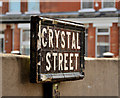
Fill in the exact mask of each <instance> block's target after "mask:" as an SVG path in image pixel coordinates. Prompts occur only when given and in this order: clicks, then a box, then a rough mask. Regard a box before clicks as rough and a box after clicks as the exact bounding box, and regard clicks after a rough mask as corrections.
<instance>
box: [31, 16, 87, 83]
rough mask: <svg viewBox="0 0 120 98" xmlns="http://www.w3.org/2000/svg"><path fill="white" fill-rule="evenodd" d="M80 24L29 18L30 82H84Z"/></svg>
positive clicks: (83, 35) (81, 29)
mask: <svg viewBox="0 0 120 98" xmlns="http://www.w3.org/2000/svg"><path fill="white" fill-rule="evenodd" d="M84 31H85V29H84V27H83V25H82V24H78V23H74V22H68V21H62V20H57V19H49V18H43V17H39V16H32V17H31V51H30V52H31V53H30V56H31V82H37V83H39V82H41V81H43V82H48V81H50V82H54V81H63V80H74V79H83V77H84V73H83V69H84V53H85V52H84V51H85V49H84V48H85V45H84V44H85V33H84Z"/></svg>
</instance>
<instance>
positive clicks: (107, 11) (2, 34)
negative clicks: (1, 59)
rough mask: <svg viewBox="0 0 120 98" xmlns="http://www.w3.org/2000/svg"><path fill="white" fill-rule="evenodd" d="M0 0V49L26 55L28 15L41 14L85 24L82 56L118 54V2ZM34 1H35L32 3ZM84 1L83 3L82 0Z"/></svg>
mask: <svg viewBox="0 0 120 98" xmlns="http://www.w3.org/2000/svg"><path fill="white" fill-rule="evenodd" d="M8 1H9V2H5V1H2V0H1V1H0V12H1V15H0V21H1V24H0V52H3V53H14V52H20V53H21V54H25V55H29V54H30V16H31V15H41V16H46V17H51V18H58V19H62V20H69V21H74V22H77V23H83V24H85V27H86V34H85V38H86V49H85V50H86V54H85V55H86V56H88V57H103V53H105V52H111V53H113V54H114V56H118V55H119V36H120V35H119V29H120V23H119V21H118V15H119V13H120V2H117V1H116V0H110V1H112V2H108V0H101V2H100V0H99V2H97V0H96V1H95V0H93V1H95V2H85V1H88V0H80V2H39V0H27V1H25V0H22V1H21V0H16V1H17V2H13V1H14V0H8ZM33 1H35V2H33ZM83 1H84V2H83Z"/></svg>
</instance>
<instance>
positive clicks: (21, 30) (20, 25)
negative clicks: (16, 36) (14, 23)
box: [18, 23, 30, 54]
mask: <svg viewBox="0 0 120 98" xmlns="http://www.w3.org/2000/svg"><path fill="white" fill-rule="evenodd" d="M18 28H19V29H20V53H21V54H22V33H23V30H30V24H29V23H26V24H18Z"/></svg>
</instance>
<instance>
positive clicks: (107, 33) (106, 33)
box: [95, 27, 110, 57]
mask: <svg viewBox="0 0 120 98" xmlns="http://www.w3.org/2000/svg"><path fill="white" fill-rule="evenodd" d="M98 29H108V32H102V33H98ZM98 35H108V36H109V44H108V46H109V51H110V27H96V39H95V40H96V41H95V57H97V46H98V45H97V38H98ZM101 46H102V45H101Z"/></svg>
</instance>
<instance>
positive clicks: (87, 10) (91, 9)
mask: <svg viewBox="0 0 120 98" xmlns="http://www.w3.org/2000/svg"><path fill="white" fill-rule="evenodd" d="M83 1H84V0H81V2H80V5H81V9H80V10H79V12H80V13H81V12H95V9H94V1H92V2H93V7H92V8H87V9H84V8H83V6H82V3H83Z"/></svg>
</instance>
